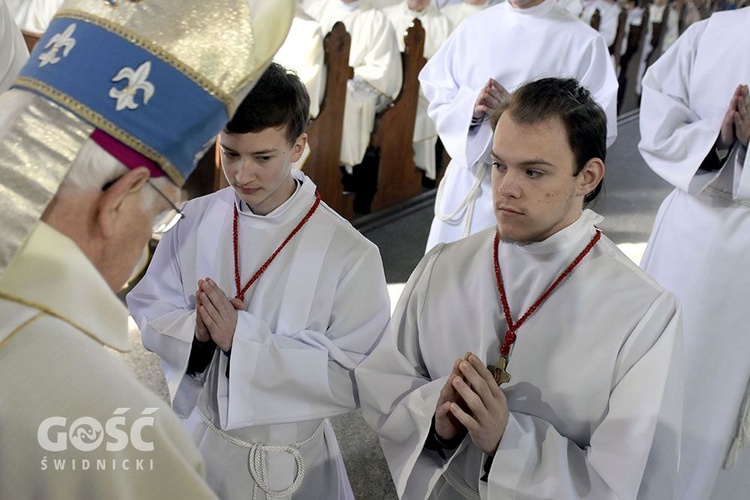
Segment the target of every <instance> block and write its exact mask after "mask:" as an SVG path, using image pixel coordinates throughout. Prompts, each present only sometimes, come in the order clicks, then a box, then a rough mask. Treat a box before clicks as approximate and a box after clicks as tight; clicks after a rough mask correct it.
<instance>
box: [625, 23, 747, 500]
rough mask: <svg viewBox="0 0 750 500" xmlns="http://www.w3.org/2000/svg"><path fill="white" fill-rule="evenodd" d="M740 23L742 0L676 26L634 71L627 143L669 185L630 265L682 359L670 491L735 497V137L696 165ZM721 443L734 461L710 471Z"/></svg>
mask: <svg viewBox="0 0 750 500" xmlns="http://www.w3.org/2000/svg"><path fill="white" fill-rule="evenodd" d="M749 26H750V10H749V9H741V10H738V11H735V12H726V13H725V12H717V13H714V14H713V15H712V16H711V18H710V19H708V20H706V21H702V22H699V23H696V24H694V25H693V26H691V27H690V28H688V30H687V31H686V32H685V33H684V34H683V35H682V36H681V37H680V38H679V39H678V40H677V42H676V43H675V44H674V45H673V46H672V47H671V48H670V49H669V50H668V51H667V52H666V53H665V54H664V55H662V56H661V58H660V59H659V60H658V61H656V62H655V63H654V65H653V66H652V67H651V68H650V69H649V70H648V72H647V73H646V76H645V78H644V80H643V101H642V103H641V118H640V123H641V137H642V139H641V142H640V144H639V149H640V151H641V154H642V155H643V158H644V159H645V160H646V163H647V164H648V165H649V167H651V169H652V170H654V172H656V173H657V174H659V175H660V176H661V177H662V178H664V179H665V180H666V181H668V182H669V183H670V184H672V185H674V186H675V190H674V191H673V192H672V193H671V194H670V195H669V196H668V197H667V199H666V200H665V201H664V202H663V203H662V205H661V207H660V209H659V212H658V214H657V216H656V221H655V223H654V229H653V232H652V234H651V237H650V239H649V244H648V247H647V249H646V254H645V255H644V258H643V262H642V266H643V268H644V269H645V270H646V271H647V272H648V273H649V274H651V275H652V276H654V277H655V278H656V280H657V281H659V282H660V283H661V284H662V285H663V286H664V287H665V288H667V289H669V290H671V291H673V292H674V293H675V295H677V297H678V299H679V300H680V302H681V303H682V306H683V313H684V318H685V361H686V366H690V367H692V368H691V369H689V370H686V371H685V376H686V393H685V416H684V426H683V443H682V450H683V451H682V459H681V460H682V461H681V470H680V482H679V487H678V490H677V496H676V498H679V499H685V500H691V499H701V500H703V499H707V498H714V499H717V500H719V499H720V500H725V499H730V500H732V499H744V498H747V495H748V490H750V450H748V449H747V448H744V449H741V450H740V448H741V447H742V446H743V445H745V444H747V440H748V438H749V437H750V415H748V414H747V413H746V412H747V408H744V410H743V411H741V409H742V406H741V405H742V402H743V398H745V399H746V398H747V393H748V391H749V390H750V389H749V388H748V380H750V361H749V360H748V355H747V353H748V352H750V335H748V333H747V326H746V325H747V322H748V313H747V308H746V307H747V306H746V302H747V301H746V299H747V296H748V293H747V273H748V269H750V255H748V252H747V248H748V247H750V173H749V172H747V171H745V169H746V168H748V167H749V166H750V165H748V160H747V155H746V151H745V150H744V149H743V148H739V147H737V148H736V149H735V152H736V153H740V154H739V155H737V156H735V155H732V156H730V157H729V158H728V161H727V163H726V164H725V166H724V167H723V168H722V169H721V170H719V171H715V172H710V173H709V172H705V171H703V170H699V168H698V167H699V166H700V165H701V162H702V161H703V159H704V158H705V157H706V155H707V154H708V153H709V151H711V150H712V148H713V145H714V142H715V141H716V138H717V137H718V135H719V130H720V128H721V122H722V119H723V117H724V114H725V113H726V110H727V108H728V107H729V100H730V98H731V96H732V94H733V92H734V90H735V88H736V87H737V85H738V84H740V83H744V84H750V51H748V50H736V49H737V47H740V46H742V47H748V46H750V35H749V34H748V33H749V32H748V27H749ZM717 54H722V57H721V58H718V59H717V58H716V55H717ZM735 434H738V436H737V439H736V440H735V439H734V437H735ZM730 448H733V449H734V450H735V451H737V452H738V453H737V455H735V456H734V457H732V458H733V459H734V458H736V459H738V460H739V462H738V464H737V466H736V467H735V468H734V469H732V470H731V471H721V468H722V465H723V464H724V463H725V459H727V455H728V453H729V451H730ZM730 462H731V461H730ZM717 475H718V478H717ZM715 481H716V484H715V486H714V482H715ZM712 491H713V493H712Z"/></svg>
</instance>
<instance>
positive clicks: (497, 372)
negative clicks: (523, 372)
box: [487, 356, 510, 385]
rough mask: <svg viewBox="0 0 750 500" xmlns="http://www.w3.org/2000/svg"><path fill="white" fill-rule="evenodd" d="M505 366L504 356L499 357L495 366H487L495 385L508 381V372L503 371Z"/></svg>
mask: <svg viewBox="0 0 750 500" xmlns="http://www.w3.org/2000/svg"><path fill="white" fill-rule="evenodd" d="M506 366H508V360H507V359H506V358H505V357H504V356H502V357H500V359H499V360H498V361H497V366H492V365H489V366H487V368H489V370H490V371H491V372H492V377H493V378H494V379H495V382H497V385H501V384H505V383H508V382H510V373H508V372H507V371H505V367H506Z"/></svg>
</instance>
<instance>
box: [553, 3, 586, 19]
mask: <svg viewBox="0 0 750 500" xmlns="http://www.w3.org/2000/svg"><path fill="white" fill-rule="evenodd" d="M555 6H556V7H557V8H558V9H560V10H561V11H563V12H565V13H566V14H568V15H570V16H573V17H581V14H583V2H582V1H581V0H556V2H555Z"/></svg>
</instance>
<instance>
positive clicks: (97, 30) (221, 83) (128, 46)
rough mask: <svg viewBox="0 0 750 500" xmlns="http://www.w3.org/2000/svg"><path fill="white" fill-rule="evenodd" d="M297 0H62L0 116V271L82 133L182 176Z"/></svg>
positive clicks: (250, 79)
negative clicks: (17, 105)
mask: <svg viewBox="0 0 750 500" xmlns="http://www.w3.org/2000/svg"><path fill="white" fill-rule="evenodd" d="M294 5H295V4H294V1H293V0H273V1H268V0H212V1H205V0H180V1H176V0H68V1H66V2H65V3H64V4H63V6H62V7H61V9H60V10H59V11H58V12H57V14H56V16H55V18H54V19H53V21H52V22H51V23H50V25H49V27H48V29H47V31H46V32H45V34H44V36H43V37H42V38H41V40H40V41H39V42H38V43H37V44H36V46H35V48H34V51H33V52H32V54H31V56H30V58H29V61H28V62H27V64H26V65H25V66H24V67H23V69H22V70H21V72H20V74H19V76H18V78H17V79H16V81H15V82H14V85H13V89H12V90H11V91H9V92H7V93H6V94H4V95H3V96H0V106H11V105H12V102H11V101H12V100H13V99H17V98H18V95H19V91H21V92H22V93H26V92H30V93H33V96H32V97H29V96H28V95H26V96H25V97H24V99H26V100H27V101H28V102H26V104H24V106H23V108H22V109H20V110H19V111H18V112H16V113H15V114H14V115H13V116H12V119H11V120H9V121H8V120H6V121H5V123H0V227H1V228H2V236H0V238H1V239H0V273H2V271H3V270H4V269H5V267H6V266H7V264H8V262H9V261H10V259H11V258H12V257H13V255H14V254H15V252H16V251H17V249H18V248H19V247H20V246H21V244H22V243H23V242H24V241H25V239H26V237H27V236H28V234H29V233H30V232H31V230H32V229H33V227H34V225H35V224H36V223H37V221H38V220H39V218H40V217H41V214H42V212H43V211H44V209H45V207H46V206H47V204H48V203H49V201H50V200H51V199H52V197H53V196H54V194H55V193H56V192H57V189H58V187H59V185H60V183H61V182H62V180H63V179H64V177H65V175H66V173H67V171H68V169H69V168H70V165H71V163H72V161H73V160H74V159H75V157H76V155H77V154H78V151H79V150H80V148H81V146H82V145H83V143H84V142H85V141H86V140H87V139H88V138H89V137H90V136H91V134H92V133H93V132H94V131H95V130H96V129H99V130H101V131H103V132H105V133H106V134H108V135H110V136H112V137H114V138H115V139H117V140H118V141H120V142H121V143H122V144H124V145H126V146H128V147H129V148H132V149H133V150H134V151H136V152H137V153H140V154H142V155H144V156H145V157H147V158H149V159H151V160H153V161H154V162H156V163H157V164H158V165H159V167H160V168H161V169H162V170H163V171H164V172H165V173H166V175H168V176H169V177H170V178H171V179H172V180H173V181H174V182H175V184H177V185H179V186H181V185H182V184H183V183H184V182H185V179H186V178H187V177H188V175H189V174H190V173H191V172H192V170H193V169H194V168H195V165H196V163H197V161H198V159H200V157H201V156H202V154H203V153H204V151H205V150H206V148H207V147H208V146H209V145H210V144H211V143H212V141H213V140H214V138H215V136H216V134H217V133H218V132H219V131H220V130H221V128H223V126H224V125H225V124H226V122H227V121H228V120H229V118H230V117H231V116H232V115H233V114H234V111H235V110H236V109H237V107H238V106H239V103H240V102H241V101H242V99H243V98H244V97H245V96H246V95H247V93H248V92H249V91H250V89H251V88H252V86H253V85H254V84H255V82H256V81H257V79H258V78H259V77H260V75H261V74H262V72H263V70H264V69H265V67H266V66H267V64H268V63H269V62H270V60H271V59H272V57H273V55H274V54H275V52H276V50H277V49H278V48H279V47H280V46H281V44H282V43H283V41H284V39H285V38H286V34H287V32H288V30H289V26H290V24H291V20H292V17H293V15H294Z"/></svg>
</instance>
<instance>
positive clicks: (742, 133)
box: [716, 85, 750, 149]
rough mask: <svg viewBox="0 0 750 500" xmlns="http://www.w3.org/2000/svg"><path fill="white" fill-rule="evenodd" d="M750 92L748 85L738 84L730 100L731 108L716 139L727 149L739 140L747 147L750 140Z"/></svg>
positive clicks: (718, 143)
mask: <svg viewBox="0 0 750 500" xmlns="http://www.w3.org/2000/svg"><path fill="white" fill-rule="evenodd" d="M749 94H750V93H749V92H748V87H747V85H738V86H737V88H736V89H735V91H734V94H733V95H732V99H731V100H730V102H729V108H728V109H727V112H726V114H725V115H724V121H723V122H722V123H721V132H720V133H719V139H718V140H717V141H716V143H717V146H718V147H719V148H721V149H727V148H730V147H731V146H732V144H734V142H735V141H739V142H740V144H742V145H743V146H744V147H747V144H748V140H750V95H749Z"/></svg>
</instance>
